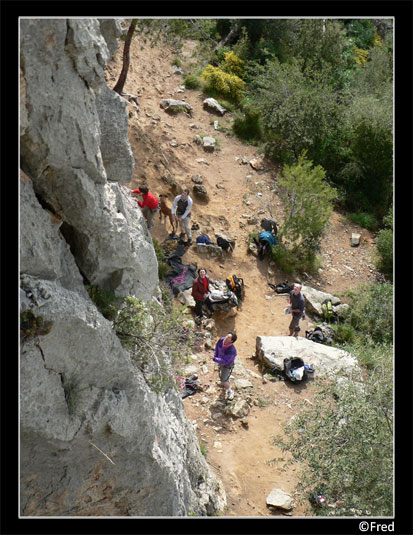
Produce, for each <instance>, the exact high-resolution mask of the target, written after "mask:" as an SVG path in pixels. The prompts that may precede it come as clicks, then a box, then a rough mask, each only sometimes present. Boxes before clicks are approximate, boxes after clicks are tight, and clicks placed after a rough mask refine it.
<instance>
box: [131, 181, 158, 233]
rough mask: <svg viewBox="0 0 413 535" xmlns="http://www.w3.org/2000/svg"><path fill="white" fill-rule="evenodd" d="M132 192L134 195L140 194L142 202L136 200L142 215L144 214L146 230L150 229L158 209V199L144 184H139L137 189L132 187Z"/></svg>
mask: <svg viewBox="0 0 413 535" xmlns="http://www.w3.org/2000/svg"><path fill="white" fill-rule="evenodd" d="M133 193H135V194H136V195H142V202H141V201H137V202H138V204H139V206H140V207H141V209H142V213H143V215H144V216H145V219H146V222H147V224H148V230H151V228H152V227H153V225H154V218H155V214H157V213H158V212H159V209H160V204H159V199H157V198H156V197H155V196H154V195H153V194H152V193H151V192H150V191H149V190H148V188H147V187H146V186H141V187H140V188H138V189H134V190H133Z"/></svg>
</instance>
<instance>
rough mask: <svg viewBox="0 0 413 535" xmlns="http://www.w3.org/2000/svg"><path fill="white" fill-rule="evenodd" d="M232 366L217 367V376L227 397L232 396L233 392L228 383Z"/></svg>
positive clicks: (230, 397)
mask: <svg viewBox="0 0 413 535" xmlns="http://www.w3.org/2000/svg"><path fill="white" fill-rule="evenodd" d="M231 371H232V368H225V367H224V366H220V367H219V377H220V380H221V384H222V386H223V387H224V388H225V390H226V391H227V394H228V399H230V400H231V399H233V398H234V392H233V390H232V389H231V385H230V384H229V378H230V376H231Z"/></svg>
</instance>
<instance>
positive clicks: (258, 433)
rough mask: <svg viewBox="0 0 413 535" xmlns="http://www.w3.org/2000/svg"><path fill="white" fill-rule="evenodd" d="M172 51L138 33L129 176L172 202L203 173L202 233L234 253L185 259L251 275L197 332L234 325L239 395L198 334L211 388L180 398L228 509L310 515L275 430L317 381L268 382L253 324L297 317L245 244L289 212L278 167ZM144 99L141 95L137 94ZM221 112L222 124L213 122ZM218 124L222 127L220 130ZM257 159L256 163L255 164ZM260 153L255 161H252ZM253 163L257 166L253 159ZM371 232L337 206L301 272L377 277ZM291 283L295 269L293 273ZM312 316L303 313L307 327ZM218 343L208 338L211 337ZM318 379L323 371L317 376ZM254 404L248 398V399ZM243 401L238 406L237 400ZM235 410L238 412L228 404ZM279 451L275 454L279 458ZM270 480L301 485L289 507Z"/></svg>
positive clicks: (266, 328)
mask: <svg viewBox="0 0 413 535" xmlns="http://www.w3.org/2000/svg"><path fill="white" fill-rule="evenodd" d="M194 50H195V48H194V43H188V44H187V45H186V46H185V48H184V51H183V54H182V58H183V64H182V69H183V70H184V71H185V72H188V71H191V65H193V64H195V63H196V57H194V56H193V53H194ZM175 58H176V54H174V53H173V52H172V51H170V50H168V49H166V48H165V47H160V46H157V47H153V48H151V47H150V46H149V45H148V44H146V45H145V44H143V43H141V42H139V40H138V38H134V40H133V41H132V46H131V58H130V69H129V74H128V78H127V81H126V84H125V88H124V91H125V92H126V93H128V94H130V95H133V96H135V97H137V98H136V100H135V99H133V98H132V99H130V101H129V103H128V111H129V119H130V120H129V125H130V142H131V146H132V150H133V153H134V157H135V169H134V174H133V178H132V181H131V183H130V184H129V186H130V187H137V186H138V185H140V184H143V183H146V184H147V185H148V186H149V189H150V190H151V191H152V192H154V193H157V194H159V193H161V192H163V193H167V194H168V195H169V199H170V201H172V199H173V197H174V191H176V189H175V190H174V188H176V184H177V185H178V187H179V186H181V187H182V186H184V185H186V186H187V187H189V188H190V189H191V190H192V187H193V185H194V182H193V181H192V177H193V176H194V175H197V174H198V175H201V177H202V185H204V186H205V188H206V191H207V193H208V200H202V199H200V198H198V197H196V196H194V195H193V199H194V207H193V211H192V214H193V222H194V223H198V225H199V230H198V231H194V233H193V236H194V241H195V239H196V236H197V235H198V234H200V233H206V234H208V235H209V236H210V238H211V239H212V240H213V241H214V242H215V232H220V231H224V232H229V233H230V234H231V235H232V236H233V237H234V238H235V240H236V247H235V249H234V251H233V253H232V254H228V255H225V256H224V257H223V258H221V259H216V258H208V257H206V256H205V255H201V254H199V253H197V251H196V247H194V246H193V247H191V248H190V249H189V250H188V251H187V252H186V253H185V255H184V257H183V259H182V260H183V263H184V264H189V263H195V264H197V266H198V267H201V266H202V267H205V268H206V269H207V271H208V274H209V276H210V277H211V278H213V279H225V278H226V277H227V276H229V275H232V274H236V275H237V276H239V277H242V278H243V279H244V282H245V289H246V294H245V300H244V301H243V303H242V306H241V308H240V309H239V310H238V312H237V313H236V314H235V315H230V316H229V317H228V316H227V317H225V316H219V315H216V317H215V318H214V321H213V322H208V323H209V329H208V328H206V327H207V326H206V325H204V326H202V327H201V328H200V337H202V336H203V335H204V334H205V333H208V332H209V333H211V335H210V337H211V340H212V342H213V343H214V342H215V341H216V340H217V339H218V337H220V336H223V335H225V334H226V333H227V332H228V330H235V331H236V332H237V333H238V340H237V343H236V347H237V350H238V365H237V367H236V368H235V370H234V376H233V383H234V384H235V398H234V401H233V402H232V403H228V402H227V401H225V400H224V396H223V392H222V390H221V388H220V387H219V385H218V383H217V379H218V375H217V370H216V365H215V364H214V363H213V362H212V355H213V350H212V348H211V347H209V348H208V345H207V347H205V346H203V344H201V345H200V346H199V348H198V351H197V352H194V354H193V358H192V363H191V364H189V365H188V367H187V369H186V370H185V372H186V373H187V374H189V373H193V372H195V371H196V373H197V374H198V376H199V379H200V381H201V383H202V385H203V391H202V392H198V393H196V394H195V395H194V396H190V397H187V398H186V399H184V400H183V403H184V406H185V409H186V413H187V415H188V418H189V419H190V420H191V421H192V422H193V425H194V427H195V428H196V430H197V433H198V437H199V441H200V444H201V445H202V449H203V451H204V452H205V455H206V458H207V461H208V463H209V464H210V466H211V468H212V470H213V471H214V472H215V473H216V474H217V476H218V477H219V478H220V479H221V480H222V482H223V484H224V486H225V490H226V493H227V498H228V506H227V510H226V511H225V515H226V516H240V517H242V516H257V517H260V516H274V515H282V514H288V515H291V516H306V515H308V514H310V513H309V512H308V511H307V510H306V504H300V503H299V501H298V498H299V496H298V495H294V492H295V488H296V483H297V476H296V473H297V472H296V470H297V469H296V468H290V469H288V470H287V471H285V472H282V471H281V465H280V463H279V462H274V461H273V460H274V459H277V458H279V457H281V456H282V454H281V451H280V450H279V449H278V448H277V447H276V446H274V445H273V443H272V437H273V436H274V435H276V434H278V433H282V426H283V424H284V423H286V422H287V421H288V420H289V419H290V418H291V417H292V416H293V415H294V413H295V410H296V401H297V400H307V401H308V403H312V399H313V395H314V386H313V383H312V382H308V383H306V384H304V385H300V386H294V385H292V384H287V383H285V382H281V381H275V382H273V381H266V380H265V379H263V377H262V374H261V373H260V371H259V369H258V364H257V362H256V361H255V360H254V358H253V356H254V352H255V343H256V336H257V335H287V334H288V324H289V320H290V318H289V317H287V316H285V314H284V308H285V306H286V297H285V296H278V295H276V294H275V293H274V292H273V290H271V288H270V287H269V286H268V282H272V283H278V282H282V281H283V280H285V279H288V278H289V277H288V276H286V275H285V274H283V273H281V272H280V271H279V270H278V269H277V268H276V266H274V265H270V264H269V263H268V261H267V260H264V261H263V262H260V261H259V260H258V259H257V258H255V257H254V256H253V255H251V254H248V253H247V242H248V236H249V234H250V233H251V232H252V231H253V230H258V229H259V221H260V219H261V218H262V217H268V216H269V211H268V208H269V207H271V210H272V214H273V216H274V217H275V219H276V220H277V219H280V218H281V213H282V212H281V208H282V206H281V201H280V200H279V199H278V198H277V197H275V196H274V195H273V194H271V190H272V189H273V187H274V183H276V179H277V173H278V170H277V168H276V167H275V166H274V165H273V164H271V162H268V161H267V160H265V159H263V158H262V155H261V154H259V153H258V152H257V149H256V147H253V146H251V145H247V144H243V143H241V142H240V141H239V140H237V139H236V138H234V137H229V136H227V131H228V129H229V127H230V124H231V114H230V113H226V114H225V115H224V116H223V117H221V116H218V115H215V114H213V113H211V112H209V111H207V110H205V109H204V108H203V101H204V99H205V98H206V96H205V95H203V94H202V93H201V92H200V91H199V90H187V89H185V88H184V87H183V76H182V74H181V73H180V71H179V69H177V68H176V67H175V66H173V64H172V63H173V60H174V59H175ZM121 65H122V45H121V47H120V50H119V51H118V53H117V55H116V57H115V58H114V60H113V61H112V62H111V63H110V65H109V66H108V69H107V73H106V77H107V82H108V85H109V87H113V86H114V85H115V83H116V81H117V77H118V75H119V72H120V69H121ZM168 98H174V99H178V100H183V101H185V102H187V103H188V104H190V106H191V107H192V113H191V116H189V115H187V114H185V113H178V114H176V115H171V114H169V113H168V112H167V111H164V110H163V109H162V108H161V107H160V103H161V100H162V99H168ZM137 103H138V104H137ZM215 121H218V125H217V124H216V123H215V125H214V122H215ZM216 126H217V127H218V129H216ZM197 134H198V135H200V136H201V137H202V136H203V135H210V136H212V137H214V138H216V139H217V140H218V149H217V150H215V151H214V152H206V151H205V150H204V149H203V147H202V146H201V145H198V144H197V143H196V142H195V140H194V139H195V136H196V135H197ZM254 160H258V161H259V162H260V163H259V164H258V165H256V164H255V163H254ZM250 162H252V164H251V163H250ZM254 167H256V168H254ZM170 231H171V228H170V225H169V222H166V223H162V224H161V223H160V221H159V220H158V219H157V220H156V223H155V227H154V228H153V230H152V231H151V233H152V237H153V238H155V239H156V240H158V241H159V242H162V241H163V240H164V239H165V238H166V237H167V236H168V234H169V233H170ZM352 233H359V234H361V242H360V245H359V246H358V247H351V245H350V238H351V234H352ZM374 251H375V245H374V236H373V235H372V234H371V233H369V232H368V231H366V230H365V229H361V228H359V227H358V226H357V225H355V224H353V223H351V222H350V221H349V220H348V219H347V218H346V217H345V216H344V215H342V214H340V213H337V212H334V213H333V214H332V217H331V220H330V226H329V227H328V229H327V233H326V236H325V238H324V239H323V249H322V255H321V256H322V266H321V268H320V270H319V272H318V274H317V276H308V275H307V276H306V275H305V276H304V278H303V280H302V282H303V283H304V284H306V285H308V286H313V287H314V288H317V289H320V290H324V291H326V292H328V293H332V294H334V295H342V294H343V293H344V292H345V291H346V290H348V289H351V288H354V287H356V286H357V285H359V284H361V283H364V282H373V281H375V280H377V278H378V277H379V274H378V273H377V272H376V270H375V267H374ZM290 282H291V278H290ZM309 322H310V320H309V319H308V318H307V320H306V321H304V322H302V329H301V333H300V335H302V336H304V332H305V330H306V329H307V328H308V325H309ZM213 343H212V344H211V345H213ZM316 380H317V378H315V381H316ZM243 400H244V401H245V402H246V403H241V402H242V401H243ZM241 405H242V406H241ZM237 409H239V410H240V411H241V412H240V413H239V414H238V416H234V415H233V414H231V411H234V410H237ZM272 461H273V462H272ZM273 488H280V489H282V490H284V491H285V492H287V493H290V494H292V495H294V498H295V500H296V505H295V506H294V508H293V509H292V511H291V512H289V513H286V512H282V511H281V510H272V509H271V508H269V507H267V505H266V497H267V496H268V494H269V493H270V492H271V490H272V489H273Z"/></svg>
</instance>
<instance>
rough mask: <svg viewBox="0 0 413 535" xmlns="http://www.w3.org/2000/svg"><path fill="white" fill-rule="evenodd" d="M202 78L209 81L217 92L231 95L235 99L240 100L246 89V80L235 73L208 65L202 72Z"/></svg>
mask: <svg viewBox="0 0 413 535" xmlns="http://www.w3.org/2000/svg"><path fill="white" fill-rule="evenodd" d="M202 78H203V79H204V80H206V81H207V82H208V83H209V86H210V87H211V88H212V89H214V90H215V91H216V92H217V93H220V94H222V95H224V96H227V97H231V98H233V99H234V100H236V101H238V100H240V98H241V96H242V93H243V91H244V89H245V82H244V81H243V80H241V78H239V76H236V75H235V74H229V73H227V72H224V71H223V70H221V69H219V68H218V67H214V66H213V65H207V66H206V68H205V70H204V71H203V73H202Z"/></svg>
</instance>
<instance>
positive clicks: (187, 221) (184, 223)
mask: <svg viewBox="0 0 413 535" xmlns="http://www.w3.org/2000/svg"><path fill="white" fill-rule="evenodd" d="M182 229H183V231H184V232H185V234H186V235H187V236H188V241H190V242H192V233H191V218H190V217H186V218H185V219H184V220H183V221H182Z"/></svg>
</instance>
